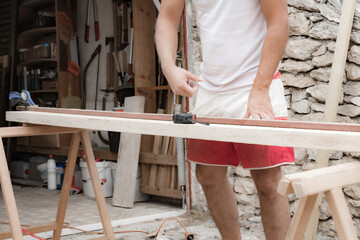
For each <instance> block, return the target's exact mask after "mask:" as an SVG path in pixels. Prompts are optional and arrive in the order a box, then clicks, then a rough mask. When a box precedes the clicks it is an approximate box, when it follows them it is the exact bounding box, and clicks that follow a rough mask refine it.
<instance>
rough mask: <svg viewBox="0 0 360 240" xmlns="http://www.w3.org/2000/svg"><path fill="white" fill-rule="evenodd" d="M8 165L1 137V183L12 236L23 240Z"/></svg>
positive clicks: (17, 239) (15, 239)
mask: <svg viewBox="0 0 360 240" xmlns="http://www.w3.org/2000/svg"><path fill="white" fill-rule="evenodd" d="M8 169H9V168H8V164H7V161H6V155H5V151H4V145H3V141H2V138H1V137H0V183H1V190H2V193H3V197H4V201H5V207H6V211H7V214H8V218H9V223H10V228H11V235H12V238H13V239H14V240H22V239H23V234H22V231H21V226H20V219H19V214H18V211H17V208H16V202H15V196H14V191H13V189H12V184H11V179H10V174H9V170H8Z"/></svg>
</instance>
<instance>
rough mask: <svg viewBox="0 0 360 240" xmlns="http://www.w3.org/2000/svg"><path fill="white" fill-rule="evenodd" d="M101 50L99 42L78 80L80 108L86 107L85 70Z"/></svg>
mask: <svg viewBox="0 0 360 240" xmlns="http://www.w3.org/2000/svg"><path fill="white" fill-rule="evenodd" d="M100 52H101V44H99V45H98V46H97V47H96V49H95V50H94V52H93V54H92V55H91V57H90V60H89V61H88V63H87V64H86V66H85V68H84V73H83V77H82V81H81V82H80V95H81V108H82V109H86V77H87V70H88V68H89V66H90V64H91V63H92V61H93V60H94V59H95V57H96V56H97V55H100Z"/></svg>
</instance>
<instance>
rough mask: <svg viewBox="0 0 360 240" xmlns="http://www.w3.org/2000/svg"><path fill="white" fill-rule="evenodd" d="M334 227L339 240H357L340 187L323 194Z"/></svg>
mask: <svg viewBox="0 0 360 240" xmlns="http://www.w3.org/2000/svg"><path fill="white" fill-rule="evenodd" d="M358 174H359V172H358ZM325 196H326V200H327V202H328V204H329V208H330V211H331V215H332V218H333V220H334V222H335V227H336V230H337V233H338V235H339V238H340V239H341V240H357V239H358V237H357V234H356V231H355V227H354V223H353V221H352V218H351V214H350V210H349V208H348V206H347V203H346V200H345V196H344V193H343V191H342V188H341V187H338V188H334V189H331V190H330V191H327V192H325Z"/></svg>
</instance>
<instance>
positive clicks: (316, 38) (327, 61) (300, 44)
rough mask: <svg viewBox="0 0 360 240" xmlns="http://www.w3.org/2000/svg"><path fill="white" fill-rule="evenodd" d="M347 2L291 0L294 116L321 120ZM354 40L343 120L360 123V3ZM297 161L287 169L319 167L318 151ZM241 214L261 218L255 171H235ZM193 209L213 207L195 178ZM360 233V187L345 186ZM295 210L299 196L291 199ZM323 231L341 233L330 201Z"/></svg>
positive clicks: (288, 60)
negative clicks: (206, 199)
mask: <svg viewBox="0 0 360 240" xmlns="http://www.w3.org/2000/svg"><path fill="white" fill-rule="evenodd" d="M341 7H342V0H288V12H289V27H290V38H289V42H288V45H287V48H286V50H285V53H284V56H283V59H282V63H281V66H280V71H281V73H282V75H281V77H282V81H283V84H284V87H285V95H286V99H287V104H288V115H289V119H291V120H295V121H297V120H299V121H321V119H322V116H323V112H324V107H325V99H326V93H327V86H328V82H329V78H330V71H331V65H332V61H333V56H334V50H335V41H336V38H337V32H338V28H339V21H340V14H341ZM355 15H356V16H355V19H354V24H353V30H352V34H351V42H350V47H349V51H348V59H347V63H346V72H345V74H344V77H343V85H342V90H341V97H340V99H339V108H338V116H337V121H338V122H347V123H360V118H359V116H360V3H358V4H357V7H356V13H355ZM192 30H193V31H192V32H193V35H192V37H193V46H194V54H193V56H194V63H195V64H194V65H195V67H194V71H195V73H198V66H199V64H200V62H201V50H200V39H199V36H198V33H197V28H196V24H195V21H193V26H192ZM295 157H296V165H295V166H286V167H283V173H284V174H289V173H293V172H298V171H306V170H309V169H311V168H312V167H313V164H314V162H315V159H316V150H313V149H295ZM359 157H360V153H356V152H339V151H332V152H331V154H330V165H336V164H341V163H345V162H350V161H358V159H359ZM228 175H229V178H230V181H231V182H232V184H233V186H234V191H235V194H236V200H237V202H238V206H239V212H240V216H241V217H242V218H247V219H249V220H250V221H254V222H256V221H259V217H258V216H259V215H260V206H259V200H258V198H257V195H256V189H255V186H254V184H253V181H252V179H251V176H250V172H249V171H247V170H244V169H242V168H241V167H239V168H232V169H229V173H228ZM194 182H195V183H194V184H193V203H194V204H193V207H194V208H195V209H203V210H207V208H206V202H205V201H204V196H203V193H202V190H201V187H200V186H199V185H198V184H197V183H196V181H194ZM344 193H345V195H346V199H347V201H348V203H349V207H350V211H351V213H352V216H353V220H354V222H355V225H356V227H357V231H358V236H359V237H360V186H351V187H347V188H345V189H344ZM289 201H290V206H291V211H292V214H293V212H294V210H295V209H296V207H297V203H298V200H296V199H294V198H293V197H292V196H290V197H289ZM320 219H321V221H320V224H319V232H318V235H322V236H329V237H334V236H336V233H335V227H334V223H333V220H332V218H331V216H330V211H329V208H328V205H327V203H326V201H324V202H323V204H322V206H321V209H320Z"/></svg>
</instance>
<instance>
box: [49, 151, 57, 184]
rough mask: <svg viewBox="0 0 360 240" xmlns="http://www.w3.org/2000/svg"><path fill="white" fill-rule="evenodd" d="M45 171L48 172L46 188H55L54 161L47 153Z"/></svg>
mask: <svg viewBox="0 0 360 240" xmlns="http://www.w3.org/2000/svg"><path fill="white" fill-rule="evenodd" d="M47 173H48V189H49V190H54V189H56V163H55V160H54V159H53V156H52V155H49V159H48V161H47Z"/></svg>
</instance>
